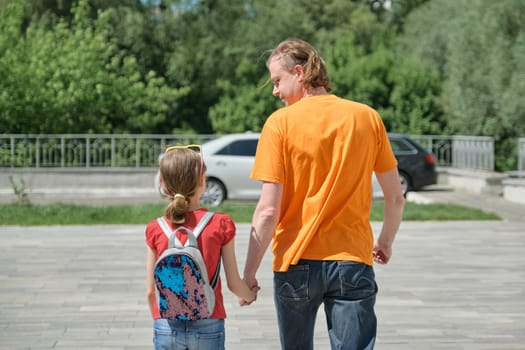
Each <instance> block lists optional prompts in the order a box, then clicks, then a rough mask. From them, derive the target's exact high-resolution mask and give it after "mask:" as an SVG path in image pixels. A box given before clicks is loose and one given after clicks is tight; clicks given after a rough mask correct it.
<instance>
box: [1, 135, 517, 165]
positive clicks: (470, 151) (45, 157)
mask: <svg viewBox="0 0 525 350" xmlns="http://www.w3.org/2000/svg"><path fill="white" fill-rule="evenodd" d="M215 137H217V136H216V135H155V134H153V135H151V134H150V135H117V134H93V135H91V134H47V135H20V134H11V135H9V134H8V135H5V134H4V135H0V167H28V168H71V167H78V168H90V167H150V166H155V165H156V164H157V157H158V155H159V154H160V153H161V152H162V150H163V149H164V148H165V146H166V145H169V144H174V143H180V144H188V143H199V144H200V143H203V142H204V141H206V140H210V139H213V138H215ZM411 137H412V138H413V139H414V140H415V141H417V142H418V143H420V144H421V145H422V146H423V147H424V148H426V149H427V150H428V151H429V152H432V153H433V154H434V155H435V156H436V159H437V164H438V165H439V166H443V167H457V168H465V169H478V170H490V171H492V170H494V140H493V138H491V137H482V136H438V135H411ZM524 140H525V139H524V138H522V139H520V143H519V145H520V146H519V147H520V159H519V160H520V169H523V167H525V161H524V159H523V158H524V155H525V150H524V147H525V146H524V144H525V141H524Z"/></svg>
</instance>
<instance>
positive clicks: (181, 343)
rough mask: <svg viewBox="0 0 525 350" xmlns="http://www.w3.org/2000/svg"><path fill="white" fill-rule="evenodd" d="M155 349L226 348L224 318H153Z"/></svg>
mask: <svg viewBox="0 0 525 350" xmlns="http://www.w3.org/2000/svg"><path fill="white" fill-rule="evenodd" d="M153 333H154V335H153V343H154V345H155V350H179V349H180V350H197V349H198V350H224V320H223V319H219V318H210V319H205V320H197V321H179V320H168V319H165V318H159V319H156V320H153Z"/></svg>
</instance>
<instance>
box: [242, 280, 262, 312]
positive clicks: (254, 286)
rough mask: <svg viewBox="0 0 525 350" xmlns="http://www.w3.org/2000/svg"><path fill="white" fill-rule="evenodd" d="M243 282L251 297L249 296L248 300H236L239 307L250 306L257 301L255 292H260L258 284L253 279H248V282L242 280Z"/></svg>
mask: <svg viewBox="0 0 525 350" xmlns="http://www.w3.org/2000/svg"><path fill="white" fill-rule="evenodd" d="M244 281H245V283H246V284H247V285H248V287H249V288H250V291H251V296H250V298H249V300H246V299H243V298H238V300H239V305H240V306H246V305H250V304H251V303H253V302H254V301H255V300H257V292H258V291H259V290H261V287H259V283H258V282H257V280H256V279H255V278H253V279H250V280H248V279H246V278H244Z"/></svg>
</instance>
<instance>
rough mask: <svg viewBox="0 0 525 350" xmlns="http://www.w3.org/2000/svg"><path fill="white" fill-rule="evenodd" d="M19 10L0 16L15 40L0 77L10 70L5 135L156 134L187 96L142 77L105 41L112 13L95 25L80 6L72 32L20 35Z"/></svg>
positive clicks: (2, 99) (0, 64)
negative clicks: (77, 133)
mask: <svg viewBox="0 0 525 350" xmlns="http://www.w3.org/2000/svg"><path fill="white" fill-rule="evenodd" d="M20 6H21V5H20V4H19V3H14V2H13V3H12V4H11V5H10V7H11V8H12V9H11V10H8V11H3V12H1V13H0V15H2V18H1V19H2V23H4V19H5V23H11V25H10V27H9V28H10V29H9V30H8V31H7V33H15V34H9V35H11V36H12V35H18V39H19V40H18V41H17V42H16V43H15V44H14V45H11V47H10V49H9V50H6V51H3V54H2V53H0V71H4V68H5V69H6V70H7V71H8V72H9V74H8V75H6V76H5V78H6V79H2V81H1V82H0V87H1V91H2V93H1V94H0V118H1V119H2V120H1V121H2V123H1V124H2V125H4V126H5V128H6V129H5V130H2V131H3V132H12V133H66V132H80V133H84V132H154V131H155V130H156V129H155V127H156V125H158V124H159V123H160V122H162V121H163V120H164V118H165V117H166V115H167V111H168V109H169V107H170V105H171V104H173V103H176V101H177V100H178V99H179V98H180V97H181V96H183V95H184V94H185V93H187V89H179V90H177V89H173V88H169V87H168V86H167V85H166V84H165V82H164V80H163V79H162V78H161V77H158V76H157V75H156V74H155V73H154V72H149V73H147V74H144V75H142V74H141V73H140V69H139V68H138V64H137V62H136V60H135V58H134V57H133V56H126V55H123V54H122V53H120V52H119V51H118V50H117V48H116V46H115V44H113V43H112V42H111V41H110V40H109V37H108V28H109V25H108V21H109V19H110V18H111V11H110V10H108V11H103V12H100V13H99V16H98V18H97V19H96V20H95V21H92V20H91V19H90V18H89V16H88V6H87V1H86V0H83V1H80V3H79V6H77V7H74V8H73V14H74V18H73V21H72V26H71V27H70V26H69V25H68V24H67V23H66V22H65V21H63V20H59V21H58V22H57V23H56V24H55V25H53V26H52V28H51V29H48V28H47V27H46V26H43V25H39V24H33V23H32V24H30V25H29V27H28V28H27V31H26V33H25V35H22V34H20V33H19V32H18V33H19V34H16V33H17V30H18V31H20V30H21V28H20V27H21V17H20V15H21V10H20V9H21V7H20ZM1 36H2V38H5V39H0V42H2V41H9V36H7V35H3V34H1Z"/></svg>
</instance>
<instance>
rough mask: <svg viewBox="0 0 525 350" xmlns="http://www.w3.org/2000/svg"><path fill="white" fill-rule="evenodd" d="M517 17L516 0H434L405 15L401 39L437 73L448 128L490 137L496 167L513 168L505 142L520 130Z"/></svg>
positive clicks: (520, 14)
mask: <svg viewBox="0 0 525 350" xmlns="http://www.w3.org/2000/svg"><path fill="white" fill-rule="evenodd" d="M523 18H525V3H524V2H523V1H520V0H508V1H490V0H476V1H466V0H462V1H458V2H450V1H447V0H435V1H430V2H428V3H426V4H424V5H422V6H421V7H419V8H418V9H417V10H415V11H414V12H413V13H411V14H410V15H409V17H408V18H407V21H406V23H405V29H406V32H405V35H404V36H403V38H402V48H403V49H404V52H411V53H414V54H415V55H416V56H417V57H418V58H419V59H420V60H421V61H423V62H424V63H425V64H426V65H427V66H428V67H431V69H435V70H437V71H438V72H439V73H440V76H439V79H440V80H441V81H442V94H441V101H442V107H443V111H444V115H445V116H446V117H445V122H446V125H447V129H448V131H449V132H450V133H458V134H464V135H486V136H492V137H494V138H495V140H496V146H497V147H496V154H497V162H496V167H497V168H498V169H500V170H506V169H515V165H516V164H515V162H516V158H514V161H513V162H510V163H509V162H508V158H509V157H508V145H509V141H510V139H511V138H515V137H518V136H523V135H525V109H524V107H525V104H524V102H523V96H524V95H525V83H524V79H523V77H524V76H525V64H524V62H525V21H523ZM443 28H446V29H447V30H443Z"/></svg>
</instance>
